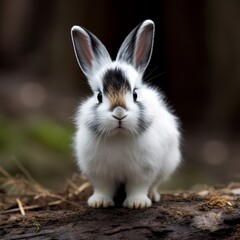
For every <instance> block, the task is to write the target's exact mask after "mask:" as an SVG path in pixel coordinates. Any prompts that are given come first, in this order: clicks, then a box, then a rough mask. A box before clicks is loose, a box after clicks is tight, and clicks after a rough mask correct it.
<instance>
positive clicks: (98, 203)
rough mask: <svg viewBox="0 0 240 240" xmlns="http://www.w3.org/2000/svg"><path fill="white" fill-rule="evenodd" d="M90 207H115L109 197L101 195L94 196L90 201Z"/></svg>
mask: <svg viewBox="0 0 240 240" xmlns="http://www.w3.org/2000/svg"><path fill="white" fill-rule="evenodd" d="M88 206H89V207H92V208H102V207H103V208H106V207H109V206H114V202H113V200H112V199H111V198H109V197H108V196H105V195H101V194H93V195H92V196H91V197H90V198H89V199H88Z"/></svg>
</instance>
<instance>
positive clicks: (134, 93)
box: [133, 89, 138, 102]
mask: <svg viewBox="0 0 240 240" xmlns="http://www.w3.org/2000/svg"><path fill="white" fill-rule="evenodd" d="M137 97H138V95H137V92H136V91H135V89H134V90H133V101H134V102H136V101H137Z"/></svg>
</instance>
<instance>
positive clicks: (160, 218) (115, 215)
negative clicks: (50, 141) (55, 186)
mask: <svg viewBox="0 0 240 240" xmlns="http://www.w3.org/2000/svg"><path fill="white" fill-rule="evenodd" d="M91 191H92V190H91V186H90V185H89V183H88V182H87V181H86V180H83V179H82V178H80V177H78V176H77V177H76V176H75V177H73V179H70V180H69V181H68V182H67V183H66V186H65V187H64V188H63V191H62V192H58V193H53V192H50V191H49V190H46V189H44V188H42V187H41V186H39V185H38V184H36V183H32V182H29V181H28V180H26V179H24V178H21V177H20V178H13V177H12V176H10V175H8V174H7V173H5V180H4V181H3V179H2V180H1V186H0V239H34V240H35V239H88V240H89V239H133V240H134V239H138V240H141V239H180V238H181V239H201V238H205V239H230V240H231V239H240V183H231V184H229V185H228V186H218V187H206V188H205V189H203V190H201V191H197V192H191V191H178V192H169V193H164V194H162V199H161V201H160V203H157V204H153V206H152V207H150V208H148V209H144V210H130V209H125V208H123V207H121V206H116V207H111V208H107V209H91V208H89V207H88V206H87V204H86V200H87V198H88V196H89V195H90V194H91Z"/></svg>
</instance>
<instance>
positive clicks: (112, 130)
mask: <svg viewBox="0 0 240 240" xmlns="http://www.w3.org/2000/svg"><path fill="white" fill-rule="evenodd" d="M146 24H152V22H150V23H148V22H147V23H145V25H146ZM143 26H144V24H143ZM115 68H119V69H122V71H123V72H124V73H125V75H126V77H127V78H128V79H129V80H130V85H131V89H134V88H136V92H137V94H138V101H139V102H141V103H142V104H143V105H144V107H145V112H144V114H145V116H144V117H145V118H146V119H148V120H149V121H151V125H150V127H149V128H147V129H146V130H145V131H143V132H142V133H139V132H138V131H137V128H136V125H137V121H138V119H139V117H140V110H139V107H138V106H137V104H136V103H135V102H134V101H133V97H132V94H131V93H129V92H128V93H126V94H125V101H126V105H127V110H124V111H125V112H124V113H126V117H125V118H124V119H123V120H122V126H123V128H120V129H119V128H117V126H118V121H117V120H116V119H115V118H113V117H112V112H111V111H109V107H110V103H109V101H108V98H107V97H106V96H104V95H103V102H102V103H101V104H99V106H98V107H97V108H96V110H95V111H97V115H95V113H94V111H93V106H95V105H96V104H97V103H98V101H97V94H98V90H101V91H102V88H103V86H102V76H103V74H104V72H106V71H107V69H115ZM88 80H89V82H90V83H91V84H90V85H91V87H92V90H93V91H94V94H93V96H92V97H90V98H88V99H87V100H86V101H84V102H83V103H82V104H81V105H80V107H79V109H78V112H77V115H76V125H77V132H76V135H75V139H74V146H75V152H76V156H77V163H78V165H79V167H80V169H81V171H82V172H83V173H84V174H85V175H86V176H87V177H88V179H89V180H90V181H91V183H92V184H93V186H94V194H93V195H92V196H91V197H90V198H89V200H88V204H89V206H90V207H108V206H113V205H114V202H113V196H114V194H115V191H116V189H117V187H118V185H119V184H120V183H125V184H126V194H127V197H126V199H125V201H124V203H123V205H124V206H125V207H129V208H146V207H149V206H151V203H152V201H155V202H157V201H159V200H160V195H159V193H158V192H157V187H158V185H159V183H160V182H161V181H163V180H166V179H167V178H168V177H169V176H170V175H171V174H172V173H173V172H174V170H175V169H176V168H177V166H178V165H179V163H180V159H181V154H180V150H179V142H180V133H179V130H178V122H177V119H176V117H175V116H174V115H173V114H172V113H171V112H170V111H169V109H168V108H167V106H166V104H165V102H164V100H163V98H162V96H161V94H160V93H159V92H158V91H157V90H156V89H154V88H152V87H150V86H148V85H146V84H144V83H142V74H141V73H139V72H138V71H137V70H135V68H134V67H133V66H131V65H130V64H128V63H124V62H123V61H114V62H112V63H111V64H103V66H102V68H100V69H98V70H97V71H96V72H95V74H94V75H92V76H91V79H88ZM96 118H97V119H96ZM94 121H98V122H99V127H100V128H101V131H100V132H99V134H96V133H94V132H93V131H92V130H91V129H90V128H89V127H88V126H89V123H91V122H94Z"/></svg>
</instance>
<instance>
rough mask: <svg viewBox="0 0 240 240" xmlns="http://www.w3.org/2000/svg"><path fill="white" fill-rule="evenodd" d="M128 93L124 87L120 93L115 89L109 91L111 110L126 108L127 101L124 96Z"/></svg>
mask: <svg viewBox="0 0 240 240" xmlns="http://www.w3.org/2000/svg"><path fill="white" fill-rule="evenodd" d="M126 91H127V90H126V89H125V88H124V87H122V88H120V90H119V91H116V90H115V89H113V88H111V89H108V92H107V97H108V99H109V102H110V105H111V108H115V107H117V106H120V107H123V108H126V101H125V98H124V94H125V93H126Z"/></svg>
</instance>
